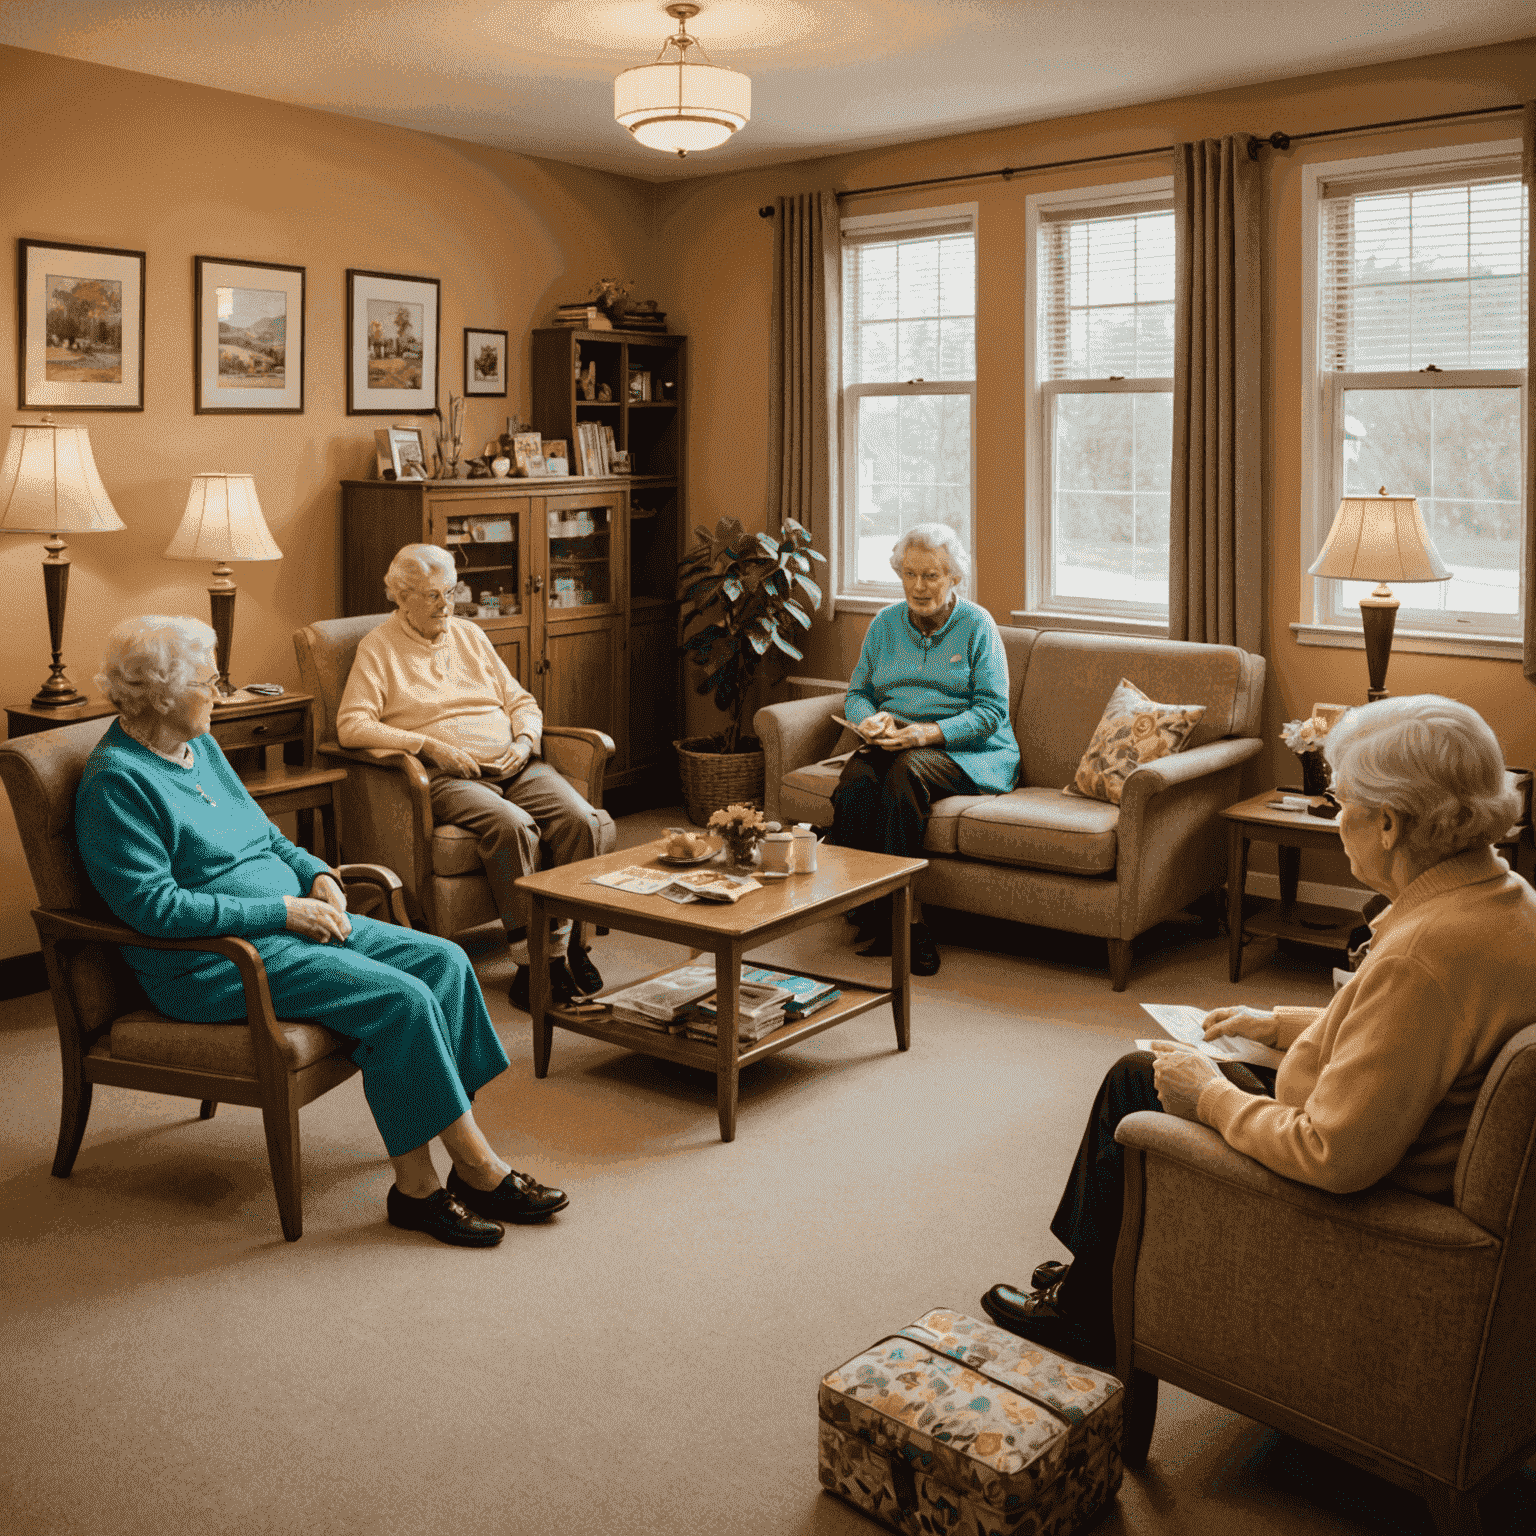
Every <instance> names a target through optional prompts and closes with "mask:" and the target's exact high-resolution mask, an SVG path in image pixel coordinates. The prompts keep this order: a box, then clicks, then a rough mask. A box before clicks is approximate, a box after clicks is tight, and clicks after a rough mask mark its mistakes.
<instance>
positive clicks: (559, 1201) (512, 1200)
mask: <svg viewBox="0 0 1536 1536" xmlns="http://www.w3.org/2000/svg"><path fill="white" fill-rule="evenodd" d="M448 1193H449V1194H451V1195H452V1196H453V1198H454V1199H455V1200H457V1201H459V1202H460V1204H462V1205H467V1206H468V1207H469V1209H470V1210H472V1211H474V1212H475V1214H476V1215H478V1216H484V1217H487V1218H488V1219H489V1220H491V1221H513V1222H517V1223H518V1224H519V1225H520V1226H525V1225H527V1223H529V1222H531V1221H543V1220H544V1219H545V1218H546V1217H549V1216H553V1215H554V1214H555V1212H556V1211H563V1210H564V1209H565V1208H566V1206H568V1205H569V1204H570V1203H571V1197H570V1196H569V1195H568V1194H566V1192H565V1191H564V1190H563V1189H549V1188H547V1187H546V1186H545V1185H543V1184H540V1183H539V1181H538V1180H537V1179H535V1178H531V1177H530V1176H529V1175H528V1174H526V1173H518V1172H516V1171H515V1170H514V1171H513V1172H512V1173H509V1174H508V1175H507V1176H506V1178H504V1179H503V1180H502V1181H501V1183H500V1184H498V1185H497V1186H496V1188H495V1189H475V1188H474V1187H473V1186H472V1185H470V1184H468V1183H467V1182H466V1181H465V1180H463V1179H461V1178H460V1177H459V1170H458V1169H457V1168H455V1169H454V1170H453V1172H452V1173H450V1174H449V1175H448Z"/></svg>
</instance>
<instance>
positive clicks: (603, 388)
mask: <svg viewBox="0 0 1536 1536" xmlns="http://www.w3.org/2000/svg"><path fill="white" fill-rule="evenodd" d="M597 398H598V401H599V403H600V404H602V405H611V404H612V403H613V391H612V390H611V389H609V388H608V386H607V385H606V384H599V385H598V386H597Z"/></svg>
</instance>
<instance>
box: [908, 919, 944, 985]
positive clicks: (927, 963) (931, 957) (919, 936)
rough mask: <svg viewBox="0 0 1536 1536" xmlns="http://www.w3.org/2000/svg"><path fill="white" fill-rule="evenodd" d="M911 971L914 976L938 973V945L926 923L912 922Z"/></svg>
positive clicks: (935, 974)
mask: <svg viewBox="0 0 1536 1536" xmlns="http://www.w3.org/2000/svg"><path fill="white" fill-rule="evenodd" d="M911 944H912V948H911V951H910V953H911V967H910V969H911V971H912V974H913V975H914V976H937V975H938V974H939V947H938V945H937V944H935V943H934V942H933V935H932V934H930V933H929V932H928V925H927V923H913V924H912V939H911Z"/></svg>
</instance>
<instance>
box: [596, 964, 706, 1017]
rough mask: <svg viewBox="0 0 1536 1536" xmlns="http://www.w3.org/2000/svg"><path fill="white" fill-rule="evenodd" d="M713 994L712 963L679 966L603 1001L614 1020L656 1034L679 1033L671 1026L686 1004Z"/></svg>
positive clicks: (621, 990)
mask: <svg viewBox="0 0 1536 1536" xmlns="http://www.w3.org/2000/svg"><path fill="white" fill-rule="evenodd" d="M714 990H715V963H714V961H713V960H709V961H705V962H703V963H702V964H697V965H680V966H677V967H675V968H674V969H672V970H670V971H667V972H666V973H665V974H663V975H661V976H652V977H650V978H649V979H648V980H646V981H637V982H636V983H635V984H634V985H633V986H630V987H621V988H620V989H619V990H618V991H617V992H607V993H604V995H603V1001H604V1002H605V1003H607V1004H608V1005H609V1007H611V1008H612V1009H613V1015H614V1017H615V1018H617V1019H622V1020H624V1022H625V1023H628V1024H638V1025H639V1026H640V1027H641V1028H642V1029H654V1030H656V1031H657V1032H658V1033H662V1034H666V1033H681V1032H682V1029H683V1025H682V1024H680V1023H674V1020H676V1019H677V1017H678V1015H679V1014H680V1013H682V1012H684V1011H685V1010H686V1009H687V1007H688V1005H689V1004H690V1003H694V1002H697V1001H698V999H699V998H701V997H704V996H706V995H707V994H708V993H711V992H713V991H714Z"/></svg>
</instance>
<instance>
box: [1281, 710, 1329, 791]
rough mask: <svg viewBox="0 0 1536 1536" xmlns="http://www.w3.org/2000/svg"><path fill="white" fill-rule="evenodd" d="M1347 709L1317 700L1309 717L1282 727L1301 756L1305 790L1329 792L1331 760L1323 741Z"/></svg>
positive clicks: (1283, 736) (1288, 743) (1284, 738)
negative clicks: (1329, 761)
mask: <svg viewBox="0 0 1536 1536" xmlns="http://www.w3.org/2000/svg"><path fill="white" fill-rule="evenodd" d="M1344 713H1345V709H1344V706H1342V705H1339V704H1314V705H1313V706H1312V713H1311V714H1310V715H1308V716H1307V718H1306V719H1305V720H1287V721H1286V722H1285V724H1284V725H1282V726H1281V727H1280V739H1281V740H1282V741H1283V742H1284V743H1285V744H1286V746H1288V747H1289V748H1290V749H1291V751H1292V752H1294V753H1295V754H1296V756H1297V757H1299V758H1300V759H1301V788H1302V792H1303V793H1304V794H1308V795H1326V794H1327V793H1328V779H1329V775H1328V762H1327V759H1326V758H1324V756H1323V742H1324V740H1325V739H1326V738H1327V735H1328V732H1329V731H1330V730H1331V729H1332V728H1333V727H1334V725H1336V724H1337V723H1338V721H1339V719H1340V717H1341V716H1342V715H1343V714H1344Z"/></svg>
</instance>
